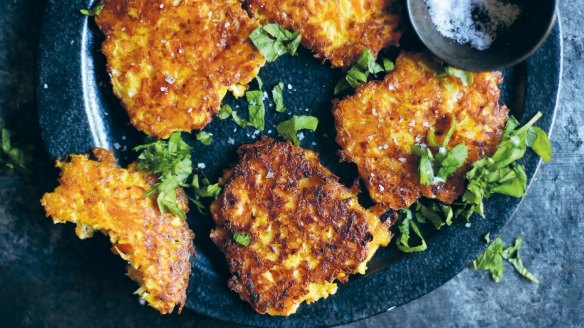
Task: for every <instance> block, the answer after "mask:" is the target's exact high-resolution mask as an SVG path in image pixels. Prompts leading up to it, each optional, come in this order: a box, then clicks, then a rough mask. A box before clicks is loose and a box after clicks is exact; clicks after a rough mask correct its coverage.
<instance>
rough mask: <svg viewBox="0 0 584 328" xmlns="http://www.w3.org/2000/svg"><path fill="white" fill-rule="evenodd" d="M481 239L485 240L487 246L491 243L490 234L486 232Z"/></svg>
mask: <svg viewBox="0 0 584 328" xmlns="http://www.w3.org/2000/svg"><path fill="white" fill-rule="evenodd" d="M483 238H484V239H485V243H487V244H488V243H490V242H491V233H489V232H487V233H486V234H485V236H484V237H483Z"/></svg>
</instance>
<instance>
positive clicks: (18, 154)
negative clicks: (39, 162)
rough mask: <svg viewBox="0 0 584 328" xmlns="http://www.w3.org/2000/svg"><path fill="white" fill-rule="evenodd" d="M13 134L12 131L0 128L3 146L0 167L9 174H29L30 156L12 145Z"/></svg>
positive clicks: (0, 153) (0, 138)
mask: <svg viewBox="0 0 584 328" xmlns="http://www.w3.org/2000/svg"><path fill="white" fill-rule="evenodd" d="M11 134H12V133H11V132H10V130H8V129H5V128H3V127H0V140H1V144H2V151H1V152H0V166H1V167H4V168H6V169H7V173H8V174H12V173H13V172H14V171H17V172H19V173H21V174H25V173H27V172H28V169H27V165H28V162H29V156H28V154H27V152H25V151H24V150H22V149H20V148H17V147H15V146H14V145H13V144H12V136H11Z"/></svg>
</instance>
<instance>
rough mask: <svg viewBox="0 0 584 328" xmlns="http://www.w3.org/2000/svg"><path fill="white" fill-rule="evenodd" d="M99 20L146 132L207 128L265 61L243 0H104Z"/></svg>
mask: <svg viewBox="0 0 584 328" xmlns="http://www.w3.org/2000/svg"><path fill="white" fill-rule="evenodd" d="M102 3H103V4H104V5H105V7H104V9H103V11H102V12H101V14H100V15H99V16H97V17H96V22H97V24H98V25H99V27H100V28H101V30H102V31H103V32H104V34H105V35H106V36H107V39H106V41H105V42H104V43H103V45H102V51H103V53H104V54H105V55H106V57H107V61H108V72H109V74H110V76H111V81H112V84H113V89H114V93H115V94H116V96H118V97H119V98H120V99H121V100H122V104H123V105H124V107H125V108H126V110H127V112H128V114H129V115H130V119H131V122H132V124H133V125H134V126H136V128H137V129H138V130H140V131H143V132H145V133H146V134H149V135H151V136H156V137H160V138H166V137H168V136H169V135H170V134H171V133H172V132H174V131H190V130H193V129H202V128H204V127H205V126H206V125H207V124H208V123H209V122H210V121H211V118H212V116H213V115H214V114H216V113H217V112H218V111H219V107H220V105H221V100H222V99H223V97H224V96H225V94H226V93H227V90H231V91H233V93H234V94H235V95H236V96H241V95H242V93H243V91H244V90H245V88H246V85H247V84H248V83H249V82H250V81H251V80H252V79H253V78H254V77H255V76H256V75H257V74H258V72H259V69H260V68H261V67H262V66H263V65H264V62H265V60H264V58H263V56H262V55H261V54H260V53H259V52H258V51H257V49H256V48H255V47H254V45H253V44H252V43H251V41H250V40H249V34H250V33H251V32H252V31H253V30H254V29H255V28H256V27H257V26H258V24H257V22H255V21H254V20H252V19H250V18H249V16H248V15H247V13H246V12H245V11H244V10H243V9H242V7H241V4H240V3H239V1H237V0H223V1H211V0H161V1H147V0H102Z"/></svg>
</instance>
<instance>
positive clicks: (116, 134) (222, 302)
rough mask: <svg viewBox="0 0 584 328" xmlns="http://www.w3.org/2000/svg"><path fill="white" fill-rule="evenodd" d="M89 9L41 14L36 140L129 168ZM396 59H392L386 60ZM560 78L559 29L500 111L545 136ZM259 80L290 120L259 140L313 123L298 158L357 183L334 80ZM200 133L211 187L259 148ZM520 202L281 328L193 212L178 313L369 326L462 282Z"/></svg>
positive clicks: (275, 72)
mask: <svg viewBox="0 0 584 328" xmlns="http://www.w3.org/2000/svg"><path fill="white" fill-rule="evenodd" d="M86 7H89V4H88V3H87V2H86V1H77V0H75V1H74V0H69V1H63V0H51V1H49V4H48V5H47V8H46V10H45V15H44V23H43V29H42V36H41V41H40V50H41V55H40V58H39V61H38V76H37V95H38V103H39V111H40V124H41V127H42V133H43V137H44V140H45V143H46V146H47V148H48V151H49V153H50V154H51V155H52V156H53V157H58V156H64V155H66V154H68V153H71V152H87V151H88V150H89V149H90V148H91V147H94V146H101V147H105V148H109V149H112V150H114V151H115V153H116V155H117V157H118V159H119V160H120V162H121V163H122V164H126V163H128V162H130V161H132V160H133V159H134V158H135V156H136V155H135V154H134V153H132V151H131V149H132V147H133V146H134V145H137V144H139V143H142V142H143V139H144V135H143V134H141V133H139V132H137V131H136V130H135V129H134V128H133V127H132V126H131V125H130V124H129V120H128V116H127V115H126V113H125V111H124V110H123V109H122V107H121V105H120V103H119V101H118V99H116V98H115V97H114V96H113V94H112V89H111V85H110V83H109V77H108V76H107V74H106V70H105V64H106V61H105V58H104V56H103V55H102V54H101V52H100V51H99V47H100V44H101V42H102V41H103V36H102V34H101V33H100V31H99V30H98V28H97V27H96V25H95V23H94V20H93V19H92V18H89V19H86V18H84V17H82V16H81V15H80V14H79V9H80V8H86ZM402 45H403V47H404V48H406V49H420V46H419V43H418V41H417V40H416V39H415V38H414V37H413V33H411V32H410V33H406V35H405V36H404V39H403V41H402ZM395 54H396V53H395V51H394V53H390V54H388V55H390V56H391V55H394V56H395ZM560 73H561V33H560V28H559V25H556V27H555V28H554V31H553V33H552V34H551V37H550V38H549V39H548V40H547V41H546V43H545V44H544V46H543V47H542V48H541V49H540V50H539V51H538V52H537V53H536V54H535V56H533V57H532V58H531V59H529V60H528V61H527V62H525V63H523V64H520V65H518V66H516V67H514V68H512V69H509V70H507V71H506V72H505V75H506V82H505V85H504V87H503V89H504V92H503V93H504V97H503V98H504V101H505V102H506V103H507V104H508V105H509V107H510V108H512V111H513V113H514V114H515V115H516V116H517V117H518V118H520V120H521V121H523V122H525V121H526V120H528V119H529V118H531V117H532V116H533V115H534V114H535V113H536V112H537V111H542V112H543V113H544V117H543V119H541V120H540V122H539V125H540V126H541V127H542V128H543V129H545V130H546V131H550V129H551V126H552V123H553V120H554V116H555V110H556V102H557V97H558V88H559V83H560ZM260 76H261V78H262V79H263V81H264V88H265V89H266V90H267V91H270V90H271V88H272V86H273V85H274V84H276V83H278V82H279V81H283V82H284V83H285V85H286V88H285V93H284V97H285V102H286V107H287V108H288V109H287V112H286V113H283V114H279V113H276V112H275V111H273V110H270V108H269V107H268V110H267V115H266V116H267V122H266V123H267V124H266V131H264V132H265V133H266V134H268V135H270V136H273V137H276V133H275V128H274V127H273V125H274V123H277V122H280V121H282V120H284V119H287V118H288V117H290V116H291V115H292V114H308V115H315V116H318V118H319V119H320V125H319V128H318V130H317V131H316V133H305V134H306V135H307V138H305V139H304V140H303V141H302V146H303V147H306V148H311V149H314V150H316V151H318V152H319V153H320V154H321V161H322V163H323V164H324V165H325V166H326V167H328V168H329V169H331V170H332V171H333V172H335V173H336V174H337V175H339V176H340V177H341V180H342V181H343V182H345V183H346V184H350V183H351V182H352V181H353V180H354V179H355V178H356V177H357V172H356V169H355V167H354V166H353V165H350V164H346V163H345V164H340V163H339V162H338V160H339V159H338V156H337V153H336V152H337V150H338V146H337V145H336V143H335V141H334V137H335V131H334V126H333V118H332V114H331V99H333V89H334V86H335V83H336V82H337V81H338V79H339V78H340V77H341V76H342V73H341V72H340V71H338V70H335V69H331V68H330V66H329V65H328V64H324V65H323V64H321V63H320V62H319V61H318V60H316V59H314V58H313V57H312V55H311V54H310V53H309V52H308V51H306V50H301V51H300V53H299V55H298V56H295V57H290V56H285V57H282V58H280V59H279V60H278V61H277V62H276V63H273V64H268V65H266V67H265V68H263V69H262V71H261V74H260ZM226 101H227V102H229V103H230V104H231V105H232V106H233V108H238V110H239V111H240V113H241V115H245V114H246V106H245V104H244V103H243V102H241V101H237V100H234V99H226ZM238 106H239V107H238ZM206 131H209V132H212V133H213V134H214V136H215V138H214V141H213V143H212V145H211V146H203V145H201V144H200V143H197V142H195V141H194V139H193V137H192V136H187V137H186V138H187V139H189V142H190V143H191V144H192V145H193V146H194V151H193V159H194V162H195V163H196V165H197V166H199V165H198V164H199V163H201V165H200V167H203V165H202V164H203V163H204V168H203V169H200V171H201V173H202V174H204V175H206V176H207V177H209V178H210V179H211V180H215V179H217V178H218V177H219V176H220V175H221V173H222V171H223V170H224V169H225V168H227V167H229V166H230V165H232V164H233V162H234V161H235V159H236V155H235V150H236V149H237V147H238V146H239V145H241V144H245V143H250V142H253V141H254V140H256V139H257V138H258V137H259V135H255V136H254V134H253V132H254V131H253V130H251V129H240V128H238V127H237V126H236V125H235V124H234V123H233V122H232V121H231V120H225V121H220V120H218V119H216V120H214V121H213V123H212V124H211V125H209V127H208V128H207V129H206ZM185 136H186V134H185ZM230 138H232V139H233V140H235V142H234V143H233V144H231V143H229V140H230ZM523 163H524V164H525V166H526V169H527V172H528V175H529V179H530V181H531V178H532V177H533V175H534V174H535V172H536V171H537V168H538V166H539V159H538V158H536V156H534V155H533V153H531V152H529V153H528V155H527V156H526V157H525V159H524V160H523ZM365 201H366V199H365ZM520 202H521V201H520V200H518V199H514V198H508V197H493V198H491V199H490V200H489V201H488V202H487V204H486V214H487V217H488V219H486V220H484V219H478V218H474V219H473V220H472V222H473V223H472V226H470V227H468V228H467V227H465V225H464V223H462V222H457V223H456V224H454V225H453V226H452V227H450V228H449V229H444V230H442V231H439V232H436V233H434V232H433V233H430V234H429V235H428V238H427V241H428V244H429V247H428V250H427V251H425V252H423V253H417V254H407V255H406V254H403V253H400V252H398V251H397V250H396V249H395V247H393V246H391V247H388V248H386V249H382V250H380V251H379V252H378V253H377V255H376V256H375V258H374V259H373V260H372V262H371V263H370V265H369V268H370V269H369V271H368V273H367V275H365V276H355V277H352V279H351V280H350V281H349V282H348V283H346V284H344V285H341V286H340V288H339V290H338V292H337V294H336V295H333V296H331V297H329V298H328V299H326V300H321V301H319V302H316V303H314V304H312V305H310V306H302V307H301V308H300V309H299V311H298V313H297V314H295V315H292V316H291V317H289V318H279V317H271V316H268V315H258V314H256V313H255V312H254V311H253V310H252V309H251V307H250V306H249V305H248V304H247V303H245V302H243V301H241V300H240V299H239V297H238V296H237V295H236V294H235V293H233V292H230V291H229V290H228V289H227V278H228V271H227V266H226V264H225V259H224V257H223V256H222V254H221V253H220V252H219V251H218V250H217V249H216V247H215V246H214V245H212V243H211V241H210V239H209V237H208V236H209V231H210V229H211V228H212V226H213V223H212V220H211V218H210V217H209V216H204V215H199V214H198V213H197V212H196V211H191V213H190V214H189V224H190V225H191V227H192V228H193V229H194V230H195V232H196V234H197V238H196V241H195V244H196V248H197V252H198V254H199V257H198V258H197V259H196V260H194V261H193V270H192V271H193V273H192V277H191V282H190V286H189V290H188V298H187V304H186V307H187V308H188V309H191V310H193V311H196V312H198V313H201V314H204V315H208V316H210V317H213V318H217V319H221V320H227V321H232V322H236V323H240V324H247V325H257V326H276V325H284V326H315V325H319V326H320V325H336V324H341V323H346V322H350V321H354V320H358V319H362V318H366V317H370V316H373V315H375V314H378V313H381V312H384V311H387V310H390V309H392V308H394V307H395V306H399V305H401V304H404V303H407V302H409V301H411V300H413V299H415V298H417V297H420V296H422V295H424V294H426V293H428V292H430V291H432V290H433V289H435V288H437V287H438V286H440V285H442V284H443V283H445V282H446V281H448V280H449V279H451V278H452V277H454V276H455V275H456V274H458V273H459V272H460V271H462V270H463V269H464V267H465V265H466V264H467V263H468V262H470V261H471V260H472V259H473V258H474V257H476V256H477V255H478V254H479V253H480V252H481V250H482V249H483V248H484V247H485V244H484V242H483V240H482V236H483V235H484V234H485V233H486V232H490V233H491V234H492V235H496V234H498V232H499V231H500V230H501V228H502V227H503V226H504V225H505V224H506V223H507V222H508V221H509V220H510V219H511V217H512V215H513V213H514V212H515V210H516V209H517V207H518V205H519V204H520ZM526 224H529V223H526Z"/></svg>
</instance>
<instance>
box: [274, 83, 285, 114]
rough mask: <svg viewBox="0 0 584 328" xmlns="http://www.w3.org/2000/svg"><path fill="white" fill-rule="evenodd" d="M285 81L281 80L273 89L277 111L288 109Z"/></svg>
mask: <svg viewBox="0 0 584 328" xmlns="http://www.w3.org/2000/svg"><path fill="white" fill-rule="evenodd" d="M283 91H284V83H282V82H280V83H278V84H276V85H275V86H274V89H272V98H274V103H275V104H276V112H278V113H283V112H284V111H285V110H286V107H285V106H284V94H283Z"/></svg>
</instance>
